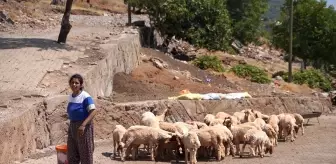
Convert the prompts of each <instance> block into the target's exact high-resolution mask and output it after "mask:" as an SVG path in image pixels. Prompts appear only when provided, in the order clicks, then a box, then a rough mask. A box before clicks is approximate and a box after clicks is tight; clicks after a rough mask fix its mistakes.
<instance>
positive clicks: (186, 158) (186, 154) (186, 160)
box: [184, 147, 188, 164]
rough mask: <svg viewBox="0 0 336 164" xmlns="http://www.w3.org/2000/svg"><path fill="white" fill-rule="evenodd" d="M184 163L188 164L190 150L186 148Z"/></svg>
mask: <svg viewBox="0 0 336 164" xmlns="http://www.w3.org/2000/svg"><path fill="white" fill-rule="evenodd" d="M184 161H185V163H186V164H187V163H188V149H187V147H184Z"/></svg>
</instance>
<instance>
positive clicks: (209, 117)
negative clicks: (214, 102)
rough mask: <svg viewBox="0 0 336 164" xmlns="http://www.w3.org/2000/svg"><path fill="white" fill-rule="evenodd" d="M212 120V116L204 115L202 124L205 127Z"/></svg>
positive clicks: (213, 117)
mask: <svg viewBox="0 0 336 164" xmlns="http://www.w3.org/2000/svg"><path fill="white" fill-rule="evenodd" d="M214 119H215V116H214V115H213V114H207V115H205V117H204V120H203V122H204V123H205V124H207V125H210V123H211V122H212V120H214Z"/></svg>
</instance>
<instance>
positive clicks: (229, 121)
mask: <svg viewBox="0 0 336 164" xmlns="http://www.w3.org/2000/svg"><path fill="white" fill-rule="evenodd" d="M223 125H224V126H226V127H227V128H229V129H230V128H231V126H232V118H231V117H227V118H225V120H224V122H223Z"/></svg>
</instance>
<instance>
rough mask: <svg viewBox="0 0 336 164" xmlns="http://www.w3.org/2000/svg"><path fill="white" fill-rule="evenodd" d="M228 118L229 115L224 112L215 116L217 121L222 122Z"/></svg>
mask: <svg viewBox="0 0 336 164" xmlns="http://www.w3.org/2000/svg"><path fill="white" fill-rule="evenodd" d="M230 116H231V115H230V114H227V113H225V112H218V113H217V114H216V118H219V119H222V120H224V119H225V118H227V117H230Z"/></svg>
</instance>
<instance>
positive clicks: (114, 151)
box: [111, 141, 120, 159]
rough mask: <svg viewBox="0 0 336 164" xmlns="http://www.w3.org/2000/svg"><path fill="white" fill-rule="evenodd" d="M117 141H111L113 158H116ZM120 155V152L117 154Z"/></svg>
mask: <svg viewBox="0 0 336 164" xmlns="http://www.w3.org/2000/svg"><path fill="white" fill-rule="evenodd" d="M116 146H117V142H116V141H113V158H114V159H115V158H116V152H117V150H116V149H117V148H116ZM119 155H120V154H119ZM111 158H112V155H111Z"/></svg>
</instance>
